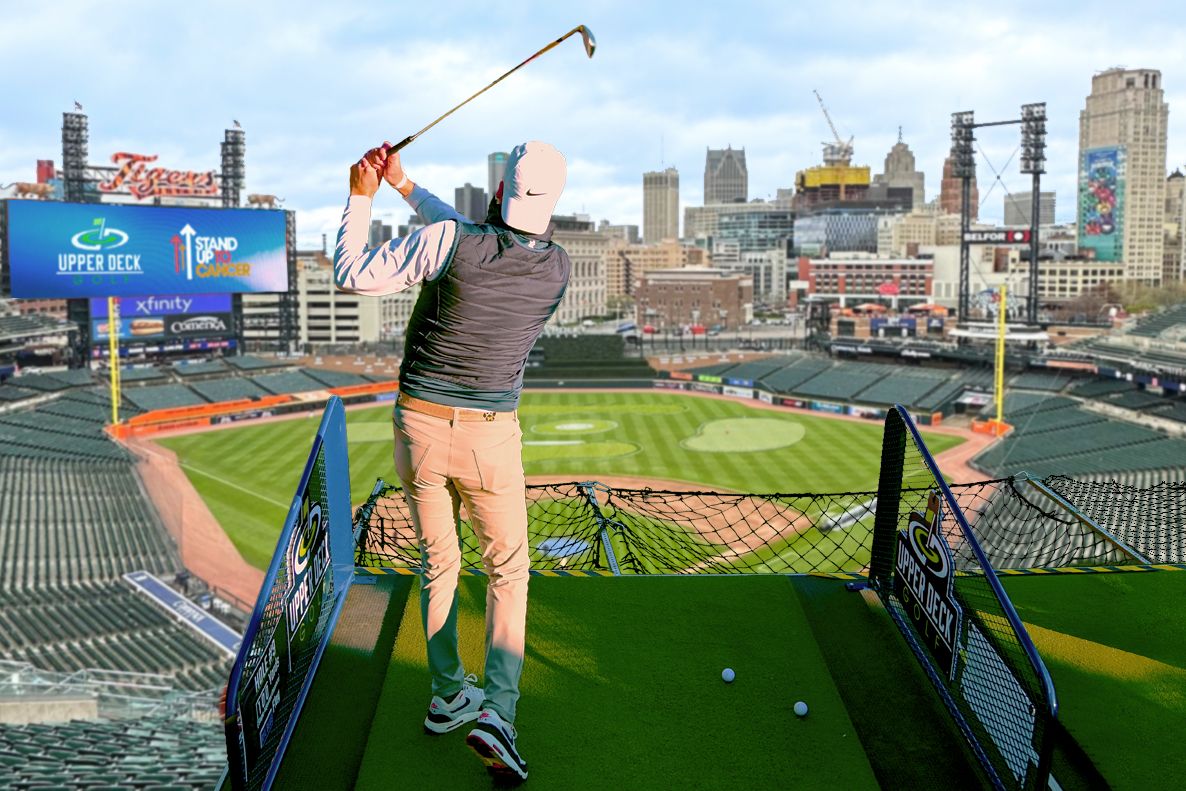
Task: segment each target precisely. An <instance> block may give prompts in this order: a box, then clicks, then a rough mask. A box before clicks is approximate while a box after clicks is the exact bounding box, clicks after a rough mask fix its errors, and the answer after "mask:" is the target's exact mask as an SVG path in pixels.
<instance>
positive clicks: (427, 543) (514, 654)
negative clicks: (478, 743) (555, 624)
mask: <svg viewBox="0 0 1186 791" xmlns="http://www.w3.org/2000/svg"><path fill="white" fill-rule="evenodd" d="M469 411H470V410H460V409H458V410H455V411H454V415H455V416H456V415H457V414H459V413H461V412H469ZM394 423H395V469H396V472H397V473H398V474H399V478H400V481H401V482H402V483H403V487H404V495H405V497H406V499H407V502H408V508H409V509H410V511H411V516H412V524H413V525H414V526H415V528H416V537H417V539H418V541H419V543H420V554H421V557H422V563H423V566H424V573H423V574H422V575H421V577H420V612H421V617H422V618H423V621H424V634H425V637H426V638H427V642H428V666H429V670H430V671H431V672H432V691H433V694H434V695H440V696H441V697H442V698H445V699H448V698H449V697H451V696H452V695H454V694H456V693H457V692H459V691H460V690H461V687H462V679H463V677H464V675H465V672H464V670H463V669H462V665H461V657H460V654H459V653H458V648H457V577H458V572H459V571H460V569H461V548H460V542H459V533H460V528H461V519H460V506H461V504H462V503H464V504H465V510H466V512H467V513H468V514H469V517H470V522H471V524H472V525H473V528H474V533H475V534H476V535H477V538H478V545H479V548H480V549H481V553H482V565H483V567H484V569H485V571H486V574H487V587H486V669H485V692H486V706H487V707H488V708H491V709H494V710H495V711H496V712H498V714H499V716H500V717H502V718H503V719H504V720H505V721H507V722H514V719H515V706H516V703H517V702H518V699H519V677H520V676H521V675H522V672H523V650H524V633H525V630H526V624H527V581H528V577H529V574H528V571H529V566H530V558H529V556H528V549H527V501H526V496H525V489H524V487H525V481H524V477H523V448H522V439H523V431H522V429H521V428H520V426H519V419H518V416H516V417H514V418H513V419H509V420H495V421H489V422H487V421H484V420H478V421H471V420H459V419H452V420H450V419H447V418H443V417H436V416H434V415H427V414H424V413H423V412H415V411H412V410H410V409H406V408H404V407H402V406H397V407H396V408H395V418H394Z"/></svg>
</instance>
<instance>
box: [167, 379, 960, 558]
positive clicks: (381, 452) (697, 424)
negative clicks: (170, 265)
mask: <svg viewBox="0 0 1186 791" xmlns="http://www.w3.org/2000/svg"><path fill="white" fill-rule="evenodd" d="M520 421H521V423H522V425H523V460H524V468H525V470H526V473H527V475H528V476H551V477H553V478H566V479H567V480H573V481H586V480H599V479H601V478H607V477H608V478H618V477H621V476H631V477H633V478H637V479H647V480H658V481H676V482H682V483H687V484H692V485H695V486H698V487H703V488H704V489H705V490H730V491H737V492H756V493H768V492H844V491H872V490H875V489H876V488H877V474H878V465H879V462H880V458H881V434H882V427H881V424H880V422H879V421H872V420H871V421H867V422H865V421H857V420H849V419H839V418H834V417H824V416H817V415H812V414H804V413H801V412H790V411H785V412H784V411H780V410H774V409H763V408H761V407H760V406H759V405H751V404H748V403H745V402H742V401H736V400H732V399H722V398H708V397H693V396H688V395H683V394H675V393H652V392H639V393H629V392H604V393H588V392H576V393H573V392H561V393H550V392H538V391H536V392H531V391H529V392H525V393H524V395H523V399H522V402H521V404H520ZM316 429H317V422H316V415H311V416H309V417H307V418H297V419H293V420H279V421H271V422H264V423H259V424H255V425H248V426H243V427H241V428H239V427H235V428H224V429H219V430H216V431H207V432H202V433H194V434H186V435H182V436H175V437H170V438H166V439H161V440H159V441H160V443H161V444H162V445H164V446H166V447H168V448H170V449H172V450H173V451H175V452H176V453H177V455H178V457H179V460H180V463H181V465H182V468H183V469H184V470H185V473H186V475H187V476H188V478H189V480H190V481H191V482H192V484H193V486H194V487H195V488H196V489H197V491H198V492H199V494H200V495H201V496H202V498H203V500H204V501H205V502H206V504H207V505H208V506H209V508H210V510H211V512H212V513H213V515H214V517H215V518H216V519H217V520H218V522H219V524H220V525H222V527H223V529H224V530H225V531H226V533H227V535H228V536H229V537H230V539H231V540H232V542H234V544H235V546H236V547H237V548H238V550H239V552H240V553H241V554H242V555H243V557H244V559H245V560H247V562H248V563H251V564H252V565H253V566H256V567H257V568H261V569H262V568H266V567H267V564H268V562H269V560H270V559H271V557H272V552H273V550H274V549H275V545H276V536H277V535H278V533H279V531H280V527H281V525H282V523H283V521H284V516H285V514H286V513H287V510H288V506H289V503H290V499H291V497H292V493H293V491H294V490H295V489H296V485H297V482H298V479H299V477H300V474H301V470H302V469H303V467H304V461H305V457H306V456H307V455H308V450H307V449H308V447H309V445H310V443H311V442H312V439H313V435H314V434H315V433H316ZM347 437H348V440H349V443H350V487H351V498H352V500H353V502H355V503H358V502H361V501H362V500H364V499H365V498H366V495H367V494H369V493H370V491H371V488H372V486H373V485H374V482H375V479H376V478H380V477H381V478H383V479H384V480H387V481H391V482H396V481H397V480H398V479H397V478H396V475H395V465H394V462H393V460H392V429H391V406H390V405H384V406H376V407H374V408H368V409H356V410H352V411H350V412H349V413H348V415H347ZM924 438H925V440H926V442H927V444H928V447H930V448H931V450H932V451H933V452H934V453H936V454H937V453H941V452H942V451H944V450H947V449H949V448H952V447H954V446H955V445H958V444H959V443H960V442H961V441H962V440H961V439H960V438H958V437H954V436H951V435H947V434H938V433H934V432H924Z"/></svg>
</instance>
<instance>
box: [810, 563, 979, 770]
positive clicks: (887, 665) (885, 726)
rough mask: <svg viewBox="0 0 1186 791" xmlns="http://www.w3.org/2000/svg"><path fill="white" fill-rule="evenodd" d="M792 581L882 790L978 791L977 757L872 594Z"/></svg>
mask: <svg viewBox="0 0 1186 791" xmlns="http://www.w3.org/2000/svg"><path fill="white" fill-rule="evenodd" d="M791 584H792V585H794V587H795V590H796V592H797V593H798V594H799V598H800V600H801V601H802V603H803V611H804V612H805V613H806V614H807V618H808V621H809V622H810V623H811V628H812V630H813V632H814V635H815V639H816V642H817V643H818V644H819V647H820V650H821V652H822V653H823V656H824V659H825V660H826V662H827V666H828V670H829V671H830V672H831V673H832V678H834V679H835V680H836V686H837V688H838V689H839V690H840V695H841V697H842V698H843V699H844V702H845V705H847V706H848V711H849V715H850V716H851V717H852V722H853V726H854V727H855V728H856V730H857V734H858V735H859V736H860V739H861V742H862V743H863V744H864V745H865V751H866V752H867V753H868V755H869V762H870V763H871V764H872V766H873V771H874V773H875V774H876V775H877V780H878V782H879V783H880V784H881V787H882V788H977V787H979V786H980V785H981V784H982V783H983V782H984V780H983V776H982V775H981V774H980V772H979V771H978V770H977V768H976V766H977V764H976V758H975V757H974V756H973V755H972V753H971V751H970V750H969V749H968V747H967V745H966V743H965V742H964V737H963V735H962V734H961V733H960V732H959V730H958V728H957V727H956V725H955V723H954V721H953V720H952V718H951V715H950V714H949V713H948V711H947V709H946V708H945V707H944V705H943V703H942V701H941V700H940V698H939V696H938V694H936V692H935V689H934V686H933V685H932V684H931V681H930V679H929V678H927V676H926V674H925V673H924V672H923V670H922V668H921V666H920V665H919V663H918V659H917V658H915V656H914V654H913V653H911V651H910V649H909V647H908V646H907V644H906V641H905V639H903V637H902V635H901V633H900V632H898V629H897V627H896V626H894V623H893V621H892V620H890V618H889V616H888V615H887V614H886V613H885V610H884V608H883V607H882V606H881V603H880V601H879V600H877V598H876V594H874V593H873V592H872V591H870V590H866V591H863V592H855V591H850V590H848V589H847V588H846V587H845V582H844V581H843V580H833V579H823V578H820V577H812V576H806V575H805V576H799V577H793V578H791Z"/></svg>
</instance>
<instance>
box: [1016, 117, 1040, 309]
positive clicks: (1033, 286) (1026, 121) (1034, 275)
mask: <svg viewBox="0 0 1186 791" xmlns="http://www.w3.org/2000/svg"><path fill="white" fill-rule="evenodd" d="M1021 172H1022V173H1029V174H1031V175H1032V176H1033V184H1032V186H1031V187H1030V283H1029V300H1028V301H1027V305H1026V320H1027V321H1028V322H1029V324H1030V325H1031V326H1032V325H1036V324H1037V323H1038V220H1039V211H1038V206H1039V202H1038V197H1039V195H1040V194H1041V193H1040V190H1041V188H1042V174H1043V173H1045V172H1046V102H1037V103H1035V104H1023V105H1021Z"/></svg>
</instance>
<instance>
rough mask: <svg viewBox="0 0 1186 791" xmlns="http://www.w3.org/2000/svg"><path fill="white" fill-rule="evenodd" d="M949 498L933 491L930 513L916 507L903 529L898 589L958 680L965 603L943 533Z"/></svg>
mask: <svg viewBox="0 0 1186 791" xmlns="http://www.w3.org/2000/svg"><path fill="white" fill-rule="evenodd" d="M942 526H943V499H942V498H941V497H940V496H939V493H938V492H937V491H935V490H934V489H932V490H931V491H930V492H928V493H927V510H926V513H919V512H917V511H913V512H911V514H910V522H909V524H908V525H907V527H906V529H905V530H899V531H898V542H897V544H898V546H897V558H896V561H895V572H896V573H895V574H894V593H895V594H896V595H897V596H898V598H899V599H901V601H902V606H903V608H904V609H905V611H906V615H907V617H908V618H910V622H911V623H913V624H914V628H915V629H916V630H917V631H918V634H919V635H920V637H921V638H922V642H923V643H924V644H925V645H926V647H927V649H928V650H929V651H930V653H931V656H932V657H934V659H935V662H936V663H937V664H938V665H939V667H941V668H943V669H944V670H946V671H947V673H948V678H949V679H952V680H954V679H955V669H956V658H957V656H958V654H957V651H956V644H957V641H958V639H959V635H960V625H961V623H962V621H963V613H964V611H963V608H962V607H961V606H960V603H959V602H958V601H957V600H956V598H955V561H954V559H953V558H952V556H951V547H949V546H948V545H947V540H946V539H945V538H944V537H943V531H942Z"/></svg>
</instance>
